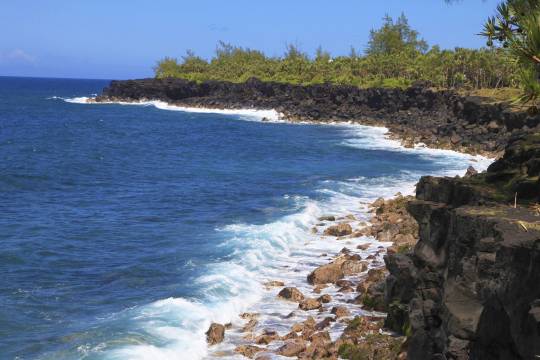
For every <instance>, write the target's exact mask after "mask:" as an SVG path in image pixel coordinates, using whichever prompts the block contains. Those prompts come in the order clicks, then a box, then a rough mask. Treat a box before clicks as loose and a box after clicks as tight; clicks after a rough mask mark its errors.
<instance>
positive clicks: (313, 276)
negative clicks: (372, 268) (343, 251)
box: [307, 255, 367, 284]
mask: <svg viewBox="0 0 540 360" xmlns="http://www.w3.org/2000/svg"><path fill="white" fill-rule="evenodd" d="M366 269H367V265H366V263H365V262H363V261H360V260H358V257H356V256H355V255H351V256H349V255H343V256H340V257H339V258H337V259H335V260H334V261H332V262H331V263H329V264H325V265H322V266H319V267H318V268H316V269H315V270H313V271H312V272H311V273H310V274H309V275H308V277H307V280H308V282H309V283H310V284H327V283H336V282H337V281H338V280H340V279H342V278H343V277H344V276H349V275H356V274H358V273H360V272H362V271H365V270H366Z"/></svg>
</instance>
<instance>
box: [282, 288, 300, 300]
mask: <svg viewBox="0 0 540 360" xmlns="http://www.w3.org/2000/svg"><path fill="white" fill-rule="evenodd" d="M278 297H279V298H282V299H284V300H289V301H296V302H299V301H302V300H304V294H302V292H301V291H300V290H298V289H297V288H295V287H286V288H283V289H282V290H281V291H280V292H279V293H278Z"/></svg>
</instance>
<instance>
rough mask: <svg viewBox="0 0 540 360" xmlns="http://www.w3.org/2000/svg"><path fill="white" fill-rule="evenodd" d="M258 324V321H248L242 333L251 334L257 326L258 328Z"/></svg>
mask: <svg viewBox="0 0 540 360" xmlns="http://www.w3.org/2000/svg"><path fill="white" fill-rule="evenodd" d="M257 324H258V321H257V320H255V319H251V320H249V321H248V323H247V324H246V325H244V327H243V328H242V331H243V332H250V331H252V330H253V328H255V326H257Z"/></svg>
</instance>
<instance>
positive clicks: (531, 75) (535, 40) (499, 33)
mask: <svg viewBox="0 0 540 360" xmlns="http://www.w3.org/2000/svg"><path fill="white" fill-rule="evenodd" d="M481 35H483V36H485V37H486V38H487V45H488V46H491V47H493V46H497V45H498V46H499V47H502V48H503V49H504V51H505V52H506V53H507V54H508V55H509V56H510V58H511V59H513V61H515V62H516V63H517V64H518V65H519V68H520V71H519V76H520V82H521V86H522V89H523V93H522V95H521V96H520V98H519V100H521V101H522V102H525V103H526V102H532V101H538V99H540V1H539V0H506V1H505V2H503V3H501V4H500V5H499V6H498V7H497V14H496V15H495V16H492V17H490V18H489V19H488V20H487V22H486V24H485V25H484V31H483V32H482V33H481Z"/></svg>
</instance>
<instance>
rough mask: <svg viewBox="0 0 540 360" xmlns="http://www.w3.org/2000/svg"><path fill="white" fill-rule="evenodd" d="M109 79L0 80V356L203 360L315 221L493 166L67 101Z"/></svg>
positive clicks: (210, 117)
mask: <svg viewBox="0 0 540 360" xmlns="http://www.w3.org/2000/svg"><path fill="white" fill-rule="evenodd" d="M107 83H108V82H107V81H101V80H62V79H30V78H7V77H0V359H14V358H18V359H83V358H84V359H124V358H125V359H132V358H134V359H135V358H136V359H138V358H141V359H142V358H144V359H169V358H171V359H172V358H175V359H190V358H193V359H196V358H202V357H205V356H209V353H208V349H207V348H206V345H205V340H204V331H205V330H206V328H207V327H208V324H209V323H210V322H211V321H218V320H219V321H223V322H226V321H231V320H234V319H235V317H236V316H237V315H238V314H239V312H240V311H246V310H250V309H258V311H259V312H264V311H265V310H264V309H272V303H271V300H268V299H271V298H270V297H268V296H265V290H264V288H263V287H262V286H261V282H262V281H263V280H267V279H271V278H275V277H279V276H280V275H283V276H285V277H286V274H283V273H282V272H283V270H278V269H277V268H276V269H274V270H272V269H273V265H272V264H277V263H279V262H280V261H287V260H286V259H304V258H305V259H308V258H309V256H308V255H310V254H309V253H307V252H306V251H304V244H305V242H306V241H307V240H306V239H308V238H309V236H312V235H310V229H311V227H312V226H314V225H315V224H316V223H317V219H316V218H317V216H320V215H322V214H325V213H335V214H346V213H350V212H354V211H357V212H358V211H359V210H358V209H359V207H360V205H359V204H360V202H359V201H360V200H369V199H373V198H376V197H378V196H391V195H392V194H393V193H395V192H396V191H399V190H401V191H404V192H410V191H412V190H413V185H414V182H415V181H416V180H417V179H418V178H419V177H420V176H421V175H424V174H450V175H454V174H457V173H461V172H463V171H464V169H466V167H467V166H468V165H469V164H471V163H472V164H475V166H476V167H477V168H480V169H481V168H483V167H485V165H486V164H487V163H488V161H486V160H485V159H472V158H471V157H470V156H465V155H460V154H455V153H451V152H444V151H431V150H427V149H416V150H410V149H403V148H401V147H400V146H399V145H397V144H396V143H394V142H391V141H388V140H385V139H384V136H383V134H384V131H383V130H381V129H374V128H368V127H361V126H351V125H346V126H343V125H306V124H303V125H298V124H288V123H283V122H262V121H260V118H259V117H257V116H256V115H253V116H250V115H249V114H248V115H246V114H240V115H234V114H232V115H231V114H219V113H192V112H184V111H168V110H163V109H159V108H157V107H155V106H150V105H148V106H126V105H119V104H105V105H104V104H100V105H97V104H81V103H77V102H80V101H76V100H75V101H74V102H69V99H73V98H77V97H82V96H92V94H96V93H99V92H100V91H101V89H102V88H103V87H104V86H106V85H107ZM65 100H68V101H65ZM476 160H479V162H475V161H476ZM360 216H361V214H360ZM318 244H319V245H317V246H319V247H318V248H317V250H321V249H322V248H321V246H322V247H324V245H321V244H322V243H318ZM295 256H296V257H295ZM294 261H295V262H296V260H294ZM306 264H310V262H309V260H306ZM269 269H270V270H269ZM272 271H273V272H272ZM302 276H303V275H302Z"/></svg>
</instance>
